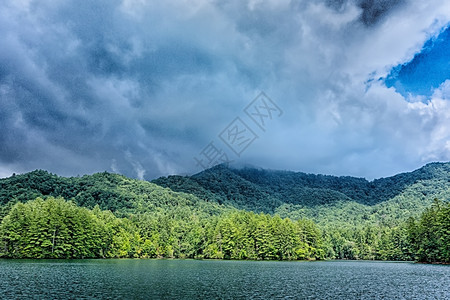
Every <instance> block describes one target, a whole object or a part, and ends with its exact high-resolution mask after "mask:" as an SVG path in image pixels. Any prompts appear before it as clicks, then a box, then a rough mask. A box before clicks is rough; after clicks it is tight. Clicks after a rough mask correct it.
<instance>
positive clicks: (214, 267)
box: [0, 259, 450, 299]
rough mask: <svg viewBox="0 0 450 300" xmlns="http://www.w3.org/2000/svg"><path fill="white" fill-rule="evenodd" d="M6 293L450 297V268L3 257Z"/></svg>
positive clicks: (0, 283)
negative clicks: (16, 258)
mask: <svg viewBox="0 0 450 300" xmlns="http://www.w3.org/2000/svg"><path fill="white" fill-rule="evenodd" d="M0 298H1V299H29V298H33V299H94V298H95V299H161V298H162V299H277V298H279V299H450V266H443V265H423V264H413V263H394V262H367V261H357V262H352V261H325V262H261V261H211V260H204V261H197V260H131V259H129V260H0Z"/></svg>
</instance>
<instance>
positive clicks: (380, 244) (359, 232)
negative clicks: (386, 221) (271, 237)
mask: <svg viewBox="0 0 450 300" xmlns="http://www.w3.org/2000/svg"><path fill="white" fill-rule="evenodd" d="M322 235H323V238H322V239H323V241H324V246H325V249H324V250H325V252H326V257H334V258H340V259H370V260H371V259H377V260H395V261H405V260H406V261H408V260H409V261H420V262H441V263H450V202H442V201H439V200H437V199H435V200H434V203H433V204H432V206H431V207H430V208H428V209H426V210H425V212H423V213H422V214H421V216H420V217H418V218H412V217H411V218H409V219H408V220H407V221H406V222H403V223H401V224H399V225H397V226H393V227H388V226H376V225H370V226H369V225H368V226H348V227H333V226H331V225H330V226H326V227H324V228H323V232H322Z"/></svg>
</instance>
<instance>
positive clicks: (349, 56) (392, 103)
mask: <svg viewBox="0 0 450 300" xmlns="http://www.w3.org/2000/svg"><path fill="white" fill-rule="evenodd" d="M401 3H403V2H402V1H381V0H380V1H356V0H355V1H327V2H321V1H317V2H311V1H295V2H291V1H281V0H279V1H269V0H267V1H259V0H250V1H227V2H223V1H202V0H195V1H137V0H136V1H135V0H124V1H118V0H117V1H82V2H80V1H62V2H55V1H31V0H23V1H11V2H10V3H2V4H0V36H2V46H1V47H0V97H1V98H0V125H1V130H0V176H7V175H10V174H11V173H12V172H24V171H29V170H32V169H36V168H42V169H48V170H49V171H52V172H57V173H59V174H62V175H77V174H84V173H91V172H97V171H103V170H109V171H115V172H120V173H123V174H126V175H129V176H133V177H138V178H153V177H155V176H160V175H166V174H170V173H189V172H195V171H199V169H198V167H197V166H195V161H194V160H193V156H196V155H197V154H198V153H199V152H200V151H201V150H202V149H203V148H204V147H205V146H206V145H207V144H208V143H209V142H210V141H212V140H217V135H218V134H219V133H220V132H221V131H222V130H223V129H224V128H225V126H227V124H229V123H230V122H231V121H232V120H233V119H234V118H235V117H237V116H241V115H242V114H243V109H244V107H246V106H247V105H248V103H249V102H250V101H251V100H252V99H254V97H255V96H256V95H257V94H258V93H259V92H260V91H261V90H264V91H265V92H266V93H267V94H268V95H269V96H271V98H273V99H274V100H275V101H276V102H277V104H279V105H280V107H282V108H283V110H284V111H285V113H284V114H283V118H280V119H279V120H278V121H277V122H273V123H272V128H268V130H267V132H265V133H264V134H262V132H258V134H259V136H260V138H259V139H258V140H257V141H256V142H255V144H254V145H253V146H252V147H249V148H248V150H247V151H246V152H245V155H243V156H242V160H244V162H246V161H248V162H250V163H253V164H255V165H260V166H262V167H271V168H285V169H298V170H306V171H311V172H322V173H335V174H354V175H362V176H376V175H378V174H385V173H383V172H393V171H398V170H404V169H405V168H410V167H411V166H414V167H416V166H418V165H420V164H421V163H422V162H423V161H425V160H427V159H428V160H429V159H443V158H446V157H447V156H446V155H447V154H446V153H447V152H445V151H442V149H446V148H445V147H446V139H447V135H445V134H443V133H442V132H444V133H445V132H446V131H445V128H446V127H445V126H446V125H445V124H446V121H447V120H448V116H447V115H446V113H445V111H446V108H447V107H446V106H445V105H446V104H445V103H446V102H440V101H441V100H442V99H441V98H442V97H444V96H442V95H447V94H446V93H447V92H446V89H447V88H446V86H447V85H445V86H442V87H441V88H439V89H438V91H439V92H440V93H441V94H439V95H441V96H439V95H438V93H436V100H435V102H433V103H432V104H430V105H426V104H424V103H422V106H420V105H418V104H417V103H416V104H414V103H413V104H412V103H409V104H408V102H406V101H404V99H403V98H402V97H400V96H399V95H397V94H395V93H394V92H392V91H391V90H389V89H387V88H386V87H384V86H380V85H377V82H375V81H371V82H372V87H369V88H368V87H367V86H365V83H366V82H368V79H369V78H370V77H372V78H375V77H376V76H382V75H384V74H383V72H386V71H387V69H388V68H389V66H392V65H396V64H399V63H403V62H404V61H407V59H408V57H406V56H407V55H406V54H405V53H409V54H411V53H410V52H411V51H412V53H413V54H414V52H417V51H419V50H420V47H421V43H423V42H424V41H425V40H426V38H427V36H425V35H424V32H432V30H433V28H431V29H430V26H431V25H430V24H440V22H441V23H442V22H444V21H443V20H444V19H445V18H446V16H448V15H450V13H448V12H446V11H445V9H442V7H440V6H439V5H438V2H433V1H431V2H430V4H426V5H425V4H422V6H421V7H417V8H416V7H415V6H412V5H408V4H407V2H405V4H404V5H402V4H401ZM327 4H328V5H327ZM441 6H442V5H441ZM403 11H408V14H411V16H412V17H409V16H408V15H407V14H402V12H403ZM424 12H427V13H426V14H425V15H426V16H425V17H422V18H421V19H420V22H417V19H418V18H417V17H416V16H417V15H419V14H423V13H424ZM439 14H440V17H439ZM397 20H399V21H398V22H403V23H406V24H409V26H407V28H408V29H407V31H406V32H407V33H408V34H405V33H406V32H405V31H402V30H406V29H403V27H401V26H395V22H397ZM436 20H438V21H436ZM361 22H362V23H363V24H365V25H367V26H359V25H360V24H361ZM389 22H391V24H388V23H389ZM392 22H393V23H392ZM433 22H434V23H433ZM392 24H394V26H393V25H392ZM388 25H389V26H388ZM436 26H437V25H436ZM367 27H370V30H369V29H367ZM388 27H389V28H388ZM392 41H394V42H396V43H397V44H396V45H395V47H393V46H392V45H393V44H392ZM442 101H443V100H442ZM439 105H441V106H439ZM437 107H440V109H436V108H437ZM424 116H429V119H427V118H428V117H424ZM399 120H401V124H400V125H398V124H397V123H396V122H399ZM380 122H381V123H380ZM414 124H422V125H421V126H419V127H417V126H415V125H414ZM393 126H394V127H395V128H397V131H398V134H397V136H396V138H390V137H389V134H390V132H391V128H392V127H393ZM410 135H415V136H417V138H416V140H415V141H410V140H409V139H408V138H407V136H410ZM425 144H427V145H428V146H427V147H428V148H427V147H424V146H421V145H425ZM222 146H223V147H226V146H224V145H222ZM406 147H408V149H409V148H412V149H418V150H417V151H416V152H414V153H411V154H408V155H403V157H401V158H400V159H397V158H396V157H395V156H394V155H392V153H395V152H398V153H402V151H404V150H405V148H406ZM449 147H450V145H449ZM438 150H439V151H438ZM373 161H377V162H378V163H377V165H376V166H373V164H372V162H373ZM359 166H366V167H365V168H363V167H359ZM383 168H387V169H388V170H387V171H383Z"/></svg>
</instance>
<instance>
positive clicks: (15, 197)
mask: <svg viewBox="0 0 450 300" xmlns="http://www.w3.org/2000/svg"><path fill="white" fill-rule="evenodd" d="M37 197H41V198H47V197H63V198H64V199H67V200H72V201H73V202H75V204H77V205H79V206H83V207H87V208H93V207H95V206H96V205H98V206H99V208H100V209H102V210H110V211H112V212H114V213H115V214H116V215H118V216H124V215H127V214H128V213H130V212H133V213H136V212H144V211H149V210H155V209H170V208H177V207H188V208H189V207H190V208H195V209H198V210H204V211H209V212H211V213H215V212H218V211H220V210H223V209H224V207H222V206H220V205H218V204H216V203H207V202H205V201H202V200H201V199H199V198H198V197H196V196H195V195H193V194H186V193H181V192H174V191H172V190H170V189H168V188H163V187H161V186H158V185H156V184H153V183H150V182H147V181H142V180H136V179H130V178H127V177H125V176H122V175H118V174H112V173H107V172H103V173H96V174H93V175H85V176H82V177H61V176H57V175H55V174H51V173H49V172H47V171H43V170H36V171H33V172H29V173H25V174H21V175H14V176H11V177H9V178H3V179H0V206H2V205H3V206H5V205H6V204H8V203H10V204H12V203H15V202H27V201H29V200H34V199H36V198H37Z"/></svg>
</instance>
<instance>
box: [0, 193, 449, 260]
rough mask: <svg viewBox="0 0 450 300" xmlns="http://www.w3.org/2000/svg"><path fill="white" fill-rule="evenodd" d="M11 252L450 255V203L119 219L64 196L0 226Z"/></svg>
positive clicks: (21, 206) (163, 213)
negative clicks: (363, 218) (346, 211)
mask: <svg viewBox="0 0 450 300" xmlns="http://www.w3.org/2000/svg"><path fill="white" fill-rule="evenodd" d="M0 255H1V256H2V257H10V258H123V257H130V258H212V259H255V260H316V259H334V258H338V259H370V260H373V259H380V260H418V261H423V262H446V263H449V262H450V203H444V202H441V201H438V200H435V202H434V204H433V205H432V207H430V208H429V209H427V210H426V211H425V212H424V213H423V214H422V215H421V217H420V218H417V219H413V218H410V219H409V220H408V221H407V222H405V223H402V224H401V225H399V226H396V227H392V228H389V227H379V226H365V227H356V228H355V227H348V228H342V227H341V228H339V227H331V226H330V227H325V228H323V229H322V230H319V228H318V227H317V226H316V225H315V224H314V223H313V222H312V221H309V220H298V221H292V220H290V219H288V218H284V219H282V218H280V217H279V216H270V215H267V214H263V213H260V214H255V213H253V212H247V211H239V210H233V211H228V212H224V213H222V214H220V215H209V216H206V215H201V214H199V213H198V212H195V211H193V210H190V209H189V208H188V207H179V208H175V209H172V210H163V209H158V210H155V211H152V212H145V213H139V214H134V215H130V216H129V217H128V218H118V217H116V216H115V215H114V214H113V213H111V212H110V211H102V210H100V209H99V207H98V206H96V207H94V208H93V209H87V208H84V207H79V206H76V205H75V204H74V203H73V202H71V201H65V200H64V199H62V198H53V197H49V198H48V199H46V200H43V199H41V198H37V199H36V200H33V201H29V202H26V203H16V204H15V205H14V206H13V207H12V209H11V210H10V211H9V213H8V214H7V215H6V216H5V217H4V218H3V221H2V223H1V225H0Z"/></svg>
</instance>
